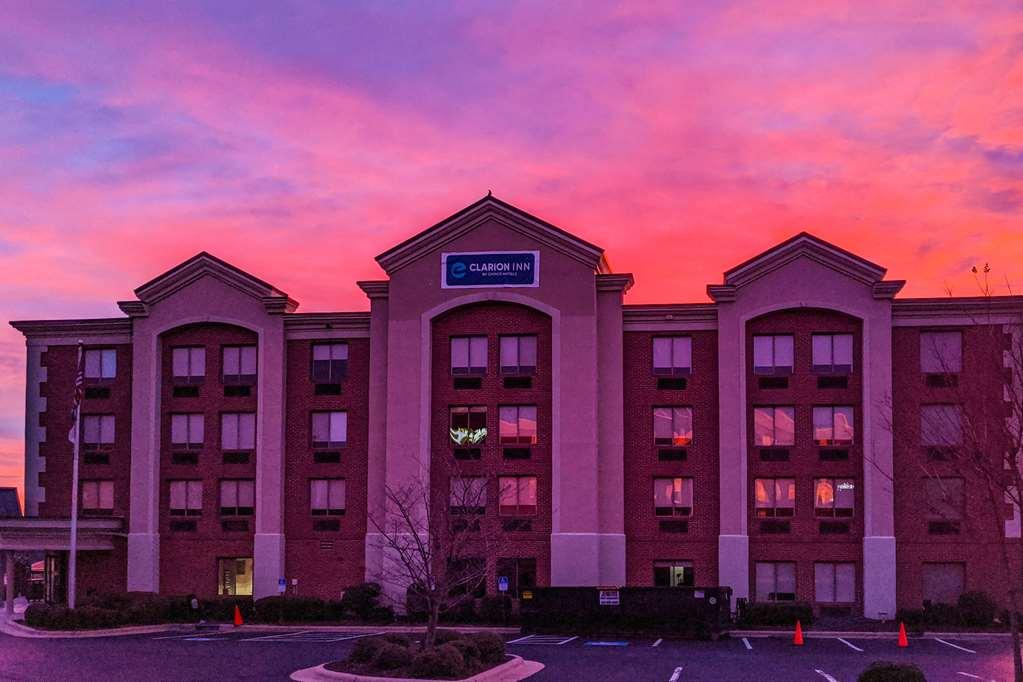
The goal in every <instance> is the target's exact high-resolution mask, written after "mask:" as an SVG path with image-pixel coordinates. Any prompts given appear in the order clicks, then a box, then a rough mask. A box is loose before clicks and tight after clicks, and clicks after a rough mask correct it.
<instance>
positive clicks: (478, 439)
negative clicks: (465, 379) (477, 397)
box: [449, 405, 487, 446]
mask: <svg viewBox="0 0 1023 682" xmlns="http://www.w3.org/2000/svg"><path fill="white" fill-rule="evenodd" d="M450 420H451V421H450V427H449V432H450V435H451V442H453V443H454V444H455V445H459V446H461V445H479V444H481V443H483V442H484V441H486V439H487V408H486V406H485V405H472V406H463V407H452V408H451V413H450Z"/></svg>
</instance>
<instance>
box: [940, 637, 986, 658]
mask: <svg viewBox="0 0 1023 682" xmlns="http://www.w3.org/2000/svg"><path fill="white" fill-rule="evenodd" d="M934 641H935V642H941V643H942V644H944V645H945V646H950V647H952V648H953V649H959V650H960V651H965V652H966V653H968V654H975V653H977V652H976V651H974V650H973V649H967V648H966V647H964V646H959V645H958V644H953V643H952V642H946V641H945V640H943V639H938V638H937V637H935V638H934Z"/></svg>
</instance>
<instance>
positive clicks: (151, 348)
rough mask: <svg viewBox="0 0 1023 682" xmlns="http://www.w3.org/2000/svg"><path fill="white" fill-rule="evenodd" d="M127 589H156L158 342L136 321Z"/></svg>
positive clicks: (158, 450) (158, 463)
mask: <svg viewBox="0 0 1023 682" xmlns="http://www.w3.org/2000/svg"><path fill="white" fill-rule="evenodd" d="M135 325H136V333H135V336H134V338H133V344H132V373H131V395H132V412H131V498H130V505H131V513H130V518H131V520H130V523H129V526H128V581H127V582H128V591H129V592H159V591H160V533H159V523H160V510H159V503H160V357H159V355H160V341H159V337H158V336H157V335H155V334H153V333H152V331H148V330H145V329H144V326H145V325H144V324H140V323H139V322H136V323H135Z"/></svg>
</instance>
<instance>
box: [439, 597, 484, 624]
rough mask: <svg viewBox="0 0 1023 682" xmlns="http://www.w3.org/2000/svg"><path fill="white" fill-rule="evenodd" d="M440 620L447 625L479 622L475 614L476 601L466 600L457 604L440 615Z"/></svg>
mask: <svg viewBox="0 0 1023 682" xmlns="http://www.w3.org/2000/svg"><path fill="white" fill-rule="evenodd" d="M441 620H443V621H445V622H447V623H475V622H476V621H477V620H479V615H478V614H477V613H476V600H475V599H466V600H465V601H461V602H458V603H457V604H455V605H454V606H453V607H451V608H449V609H448V610H447V611H444V612H443V613H441Z"/></svg>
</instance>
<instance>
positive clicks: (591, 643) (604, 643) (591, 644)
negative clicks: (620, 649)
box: [583, 641, 629, 646]
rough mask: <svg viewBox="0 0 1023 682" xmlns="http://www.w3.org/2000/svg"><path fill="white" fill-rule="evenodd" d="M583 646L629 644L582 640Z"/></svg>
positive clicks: (624, 644) (626, 644) (625, 643)
mask: <svg viewBox="0 0 1023 682" xmlns="http://www.w3.org/2000/svg"><path fill="white" fill-rule="evenodd" d="M583 646H629V643H628V642H602V641H597V642H584V643H583Z"/></svg>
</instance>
